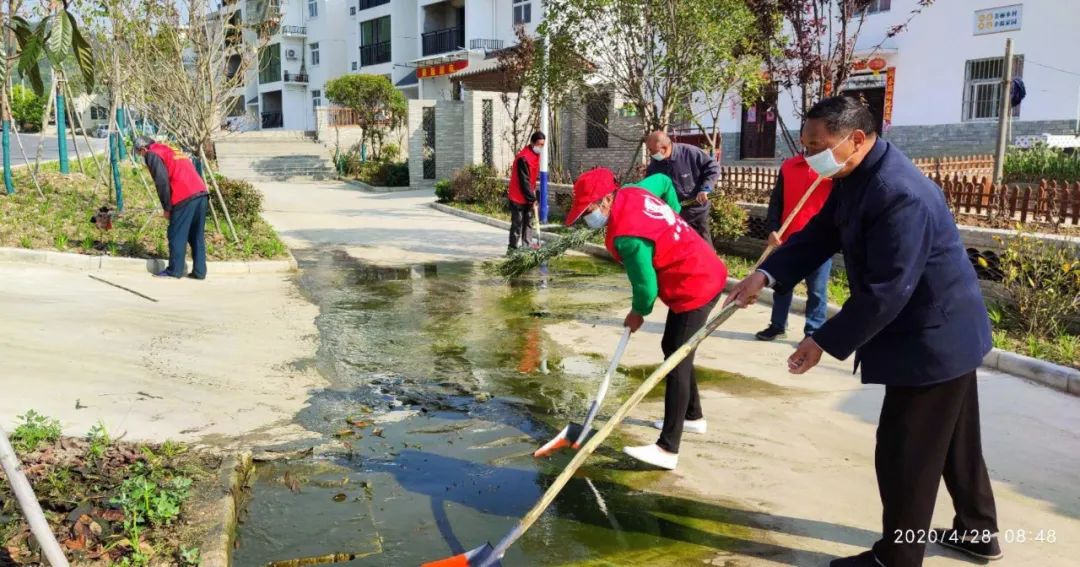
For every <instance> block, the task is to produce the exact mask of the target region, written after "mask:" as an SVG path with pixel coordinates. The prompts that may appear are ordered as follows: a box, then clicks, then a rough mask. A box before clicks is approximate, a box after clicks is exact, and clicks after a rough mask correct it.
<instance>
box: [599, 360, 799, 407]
mask: <svg viewBox="0 0 1080 567" xmlns="http://www.w3.org/2000/svg"><path fill="white" fill-rule="evenodd" d="M659 366H660V365H659V364H651V365H641V366H620V367H619V371H620V372H622V373H623V374H626V375H627V376H628V377H629V378H630V379H631V380H632V381H633V382H635V383H638V384H640V383H641V382H644V381H645V379H646V378H648V377H649V375H650V374H652V372H653V371H654V370H656V369H657V367H659ZM694 377H695V379H696V380H697V383H698V387H699V388H702V389H709V390H717V391H722V392H726V393H729V394H732V395H736V396H740V395H747V396H753V397H762V396H783V395H785V394H788V393H790V391H789V390H788V389H787V388H784V387H782V386H777V385H776V384H773V383H771V382H766V381H765V380H760V379H758V378H751V377H749V376H745V375H743V374H737V373H734V372H728V371H726V370H718V369H715V368H703V367H701V366H695V367H694ZM663 397H664V388H663V387H662V386H661V385H657V387H656V388H653V389H652V391H650V392H649V393H648V395H646V396H645V399H646V400H655V399H662V398H663Z"/></svg>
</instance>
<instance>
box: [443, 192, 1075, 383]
mask: <svg viewBox="0 0 1080 567" xmlns="http://www.w3.org/2000/svg"><path fill="white" fill-rule="evenodd" d="M431 207H432V208H434V209H436V210H438V211H442V212H444V213H448V214H451V215H455V216H459V217H462V218H466V219H469V220H472V221H476V222H479V223H483V224H486V225H488V226H493V227H496V228H502V229H505V230H509V229H510V223H508V222H506V221H501V220H498V219H493V218H491V217H487V216H484V215H481V214H479V213H473V212H470V211H462V210H460V209H455V208H454V207H450V206H447V205H443V204H441V203H431ZM540 235H541V236H542V237H544V238H551V237H554V236H557V235H555V234H551V233H545V232H543V231H541V233H540ZM582 251H583V252H586V253H588V254H589V255H591V256H596V257H598V258H603V259H608V260H610V259H611V255H610V254H609V253H608V251H607V249H605V248H604V247H603V246H600V245H598V244H587V245H586V246H584V247H583V248H582ZM737 283H739V279H738V278H728V280H727V285H726V286H724V291H729V290H731V288H732V287H733V286H734V285H735V284H737ZM758 302H759V303H763V304H765V305H772V303H773V290H771V289H766V290H763V291H762V293H761V295H760V296H759V297H758ZM805 310H806V298H805V297H801V296H798V295H796V296H794V297H792V301H791V311H793V312H805ZM839 312H840V306H839V305H836V304H835V303H830V304H829V316H830V317H832V316H835V315H836V314H837V313H839ZM983 367H985V368H990V369H993V370H998V371H1001V372H1004V373H1006V374H1011V375H1013V376H1018V377H1020V378H1024V379H1027V380H1031V381H1032V382H1038V383H1039V384H1042V385H1044V386H1048V387H1050V388H1053V389H1055V390H1058V391H1060V392H1064V393H1067V394H1072V395H1074V396H1080V370H1076V369H1074V368H1069V367H1067V366H1061V365H1059V364H1054V363H1052V362H1047V361H1045V360H1040V359H1037V358H1031V357H1030V356H1024V355H1022V354H1017V353H1015V352H1010V351H1007V350H1000V349H996V348H995V349H993V350H991V351H990V352H989V353H987V355H986V357H984V358H983Z"/></svg>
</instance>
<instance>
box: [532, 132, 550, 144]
mask: <svg viewBox="0 0 1080 567" xmlns="http://www.w3.org/2000/svg"><path fill="white" fill-rule="evenodd" d="M546 139H547V136H545V135H544V133H543V132H533V135H532V136H529V143H530V144H535V143H537V142H539V141H540V140H546Z"/></svg>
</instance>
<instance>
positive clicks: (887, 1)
mask: <svg viewBox="0 0 1080 567" xmlns="http://www.w3.org/2000/svg"><path fill="white" fill-rule="evenodd" d="M891 7H892V0H871V1H870V3H869V4H867V5H866V13H867V14H877V13H879V12H888V11H889V8H891Z"/></svg>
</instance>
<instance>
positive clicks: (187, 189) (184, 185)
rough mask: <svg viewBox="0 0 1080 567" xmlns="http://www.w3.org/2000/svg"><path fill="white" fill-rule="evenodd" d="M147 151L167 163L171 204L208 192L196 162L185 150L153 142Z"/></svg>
mask: <svg viewBox="0 0 1080 567" xmlns="http://www.w3.org/2000/svg"><path fill="white" fill-rule="evenodd" d="M146 151H148V152H150V153H152V154H154V155H156V156H157V157H159V158H161V161H162V162H164V163H165V169H166V170H167V171H168V172H169V186H170V187H171V188H172V202H171V203H170V204H171V205H176V204H178V203H180V202H182V201H184V200H186V199H189V198H191V197H192V196H194V195H198V194H199V193H205V192H206V185H204V184H203V180H202V178H201V177H199V172H198V171H195V164H193V163H191V160H190V159H188V157H187V155H185V154H184V152H182V151H180V150H176V149H173V148H170V147H169V146H166V145H165V144H151V145H150V147H149V148H147V149H146Z"/></svg>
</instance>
